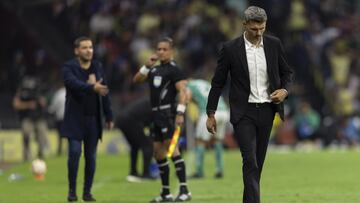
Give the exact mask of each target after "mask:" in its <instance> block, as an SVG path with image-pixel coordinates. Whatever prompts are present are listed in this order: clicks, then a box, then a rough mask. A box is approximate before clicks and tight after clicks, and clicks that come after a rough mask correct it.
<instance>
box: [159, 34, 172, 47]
mask: <svg viewBox="0 0 360 203" xmlns="http://www.w3.org/2000/svg"><path fill="white" fill-rule="evenodd" d="M160 42H167V43H169V45H170V47H171V48H173V47H174V41H173V39H171V38H170V37H163V38H160V39H159V40H158V41H157V44H159V43H160Z"/></svg>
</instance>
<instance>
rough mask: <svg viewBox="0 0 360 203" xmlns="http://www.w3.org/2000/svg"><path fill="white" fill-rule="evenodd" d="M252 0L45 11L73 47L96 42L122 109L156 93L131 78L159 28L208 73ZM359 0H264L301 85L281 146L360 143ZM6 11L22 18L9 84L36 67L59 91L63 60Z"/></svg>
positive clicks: (5, 78)
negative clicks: (83, 40) (84, 38)
mask: <svg viewBox="0 0 360 203" xmlns="http://www.w3.org/2000/svg"><path fill="white" fill-rule="evenodd" d="M252 2H253V1H236V0H225V1H216V0H207V1H206V0H194V1H191V0H167V1H166V0H155V1H152V0H138V1H132V0H123V1H115V0H107V1H101V0H91V1H86V2H85V1H77V0H68V1H60V0H59V1H51V3H45V4H44V5H41V6H38V7H36V9H37V11H38V12H40V13H41V15H42V16H43V17H45V18H47V19H48V21H50V23H51V25H52V27H53V28H54V29H55V32H56V33H57V34H58V36H61V37H62V39H63V40H64V41H65V42H66V43H67V44H66V46H67V47H69V49H68V50H70V51H72V44H71V43H72V42H73V40H74V39H75V38H76V37H78V36H79V35H88V36H90V37H91V38H92V39H93V40H94V42H95V54H96V58H98V59H100V60H101V61H102V62H103V64H104V69H105V71H106V76H107V80H108V84H109V87H110V89H111V97H112V100H113V107H114V110H115V112H121V106H122V105H125V104H127V103H128V102H129V101H131V100H132V99H134V98H137V97H140V96H142V95H144V94H146V92H147V91H148V90H147V88H146V85H134V84H133V83H132V82H131V79H132V77H133V75H134V74H135V73H136V72H137V70H138V68H139V67H140V66H141V65H142V64H143V63H144V61H145V60H146V58H147V57H148V56H149V55H150V54H151V53H152V52H153V47H154V42H155V41H156V40H157V37H158V36H171V37H172V38H173V39H174V42H175V43H176V47H178V50H177V53H176V59H177V61H178V63H179V64H180V66H181V67H182V69H183V71H184V72H185V73H186V75H187V76H189V77H193V78H204V79H208V80H209V79H211V76H212V75H213V73H214V70H215V67H216V55H217V50H218V47H219V45H220V43H221V42H223V41H226V40H229V39H233V38H235V37H237V36H239V35H240V34H241V33H242V32H243V31H242V30H243V29H242V21H241V18H242V16H241V14H242V12H243V10H245V8H247V6H249V5H250V4H252ZM254 2H255V1H254ZM356 2H358V1H357V0H344V1H333V0H324V1H314V0H311V1H304V0H270V1H256V3H257V5H258V6H261V7H263V8H264V9H265V10H267V13H268V15H269V18H268V19H269V21H268V22H267V23H268V25H267V28H268V30H267V32H268V33H269V34H271V33H273V34H274V35H276V36H278V37H280V38H281V40H282V41H283V44H284V46H285V49H286V53H287V56H288V60H289V62H290V65H291V66H292V67H293V68H294V70H295V83H294V85H293V87H292V89H291V90H290V91H291V94H290V95H291V96H290V97H289V98H288V100H287V101H286V104H287V108H286V110H287V120H286V122H284V123H282V124H281V123H280V124H278V125H276V128H274V132H273V135H274V137H273V143H274V144H287V145H290V146H296V145H297V144H298V143H303V142H307V141H311V142H312V143H315V144H316V145H319V146H321V147H322V146H358V145H359V144H360V117H359V113H360V102H359V96H360V94H359V88H360V57H359V54H360V51H359V47H360V38H359V37H358V34H357V33H358V32H357V31H358V29H359V27H360V26H359V24H360V7H359V6H354V5H360V4H358V3H356ZM23 9H27V8H26V5H25V7H23ZM30 9H32V8H30ZM1 15H2V17H4V16H7V17H10V19H12V20H9V21H10V22H11V23H14V24H15V26H13V27H11V28H10V27H9V30H10V32H9V33H12V34H14V35H13V37H11V38H10V40H9V41H8V42H5V43H4V47H10V45H11V47H12V48H9V49H8V50H9V52H8V53H7V54H6V56H7V57H6V58H7V59H8V60H2V61H3V62H2V63H3V64H2V66H3V67H5V68H2V69H1V70H0V87H1V88H0V89H1V91H3V92H7V91H9V92H8V93H9V94H12V95H13V94H14V93H15V91H16V88H17V87H18V86H19V84H20V81H21V79H22V78H23V77H24V76H25V75H28V74H30V75H36V76H37V77H39V78H40V80H41V81H43V84H44V86H43V89H44V92H45V94H46V95H48V97H49V98H50V97H51V93H52V92H53V90H54V89H56V88H58V87H59V85H58V84H59V83H60V82H61V76H60V70H59V69H60V67H61V65H62V62H63V61H64V60H63V58H61V57H59V56H58V55H60V54H58V53H57V52H56V50H54V49H52V48H51V44H47V45H44V44H43V41H42V40H41V38H42V36H38V35H36V34H35V33H36V31H34V30H31V28H29V26H25V25H24V22H22V21H21V20H16V19H17V17H16V16H15V15H14V14H6V12H5V13H4V12H3V14H1ZM18 15H21V14H18ZM4 26H6V24H4ZM2 35H6V34H4V33H3V34H2ZM49 47H50V48H49ZM71 54H72V53H70V55H71ZM9 59H11V60H9ZM224 94H225V95H226V94H227V93H226V92H225V93H224ZM225 98H226V97H225Z"/></svg>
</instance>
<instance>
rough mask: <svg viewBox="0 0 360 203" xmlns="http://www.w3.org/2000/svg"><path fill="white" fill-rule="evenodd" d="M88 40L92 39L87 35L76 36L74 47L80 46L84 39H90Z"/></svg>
mask: <svg viewBox="0 0 360 203" xmlns="http://www.w3.org/2000/svg"><path fill="white" fill-rule="evenodd" d="M88 40H90V41H92V40H91V38H90V37H87V36H81V37H78V38H76V39H75V41H74V48H79V46H80V43H81V42H82V41H88Z"/></svg>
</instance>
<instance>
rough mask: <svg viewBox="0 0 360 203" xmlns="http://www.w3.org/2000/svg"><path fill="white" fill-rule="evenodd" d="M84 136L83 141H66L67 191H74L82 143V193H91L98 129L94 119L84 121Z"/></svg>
mask: <svg viewBox="0 0 360 203" xmlns="http://www.w3.org/2000/svg"><path fill="white" fill-rule="evenodd" d="M85 122H86V129H87V130H86V134H85V135H84V139H83V140H75V139H70V138H69V139H68V141H69V153H68V163H67V165H68V181H69V189H70V190H72V191H76V178H77V173H78V168H79V160H80V156H81V146H82V142H84V155H85V177H84V188H83V192H84V193H89V192H90V191H91V186H92V183H93V179H94V174H95V167H96V147H97V143H98V128H97V122H96V117H90V118H87V119H86V121H85Z"/></svg>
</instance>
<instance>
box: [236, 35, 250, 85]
mask: <svg viewBox="0 0 360 203" xmlns="http://www.w3.org/2000/svg"><path fill="white" fill-rule="evenodd" d="M237 45H238V46H239V50H240V51H237V52H236V53H237V55H238V57H239V58H240V61H241V66H242V68H243V69H244V71H245V73H246V77H247V78H249V67H248V63H247V58H246V50H245V41H244V35H241V37H239V39H238V43H237Z"/></svg>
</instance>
